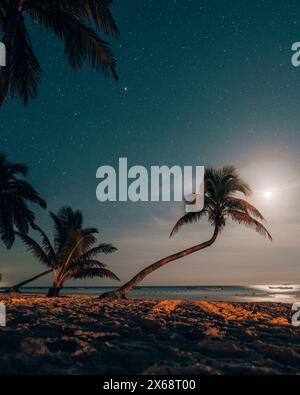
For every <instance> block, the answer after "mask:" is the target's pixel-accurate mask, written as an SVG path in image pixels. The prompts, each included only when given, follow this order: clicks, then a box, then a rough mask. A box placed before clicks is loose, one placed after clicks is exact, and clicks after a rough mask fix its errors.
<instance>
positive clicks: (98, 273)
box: [72, 268, 120, 281]
mask: <svg viewBox="0 0 300 395" xmlns="http://www.w3.org/2000/svg"><path fill="white" fill-rule="evenodd" d="M95 277H100V278H108V279H110V280H116V281H120V279H119V278H118V276H116V275H115V274H114V273H113V272H112V271H111V270H108V269H102V268H88V269H84V270H80V271H78V272H77V273H74V275H72V278H74V279H77V280H78V279H85V278H95Z"/></svg>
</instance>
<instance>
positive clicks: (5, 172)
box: [0, 154, 46, 248]
mask: <svg viewBox="0 0 300 395" xmlns="http://www.w3.org/2000/svg"><path fill="white" fill-rule="evenodd" d="M27 174H28V167H27V166H26V165H24V164H23V163H10V162H8V160H7V159H6V157H5V155H3V154H0V235H1V240H2V241H3V243H4V244H5V245H6V247H7V248H11V247H12V245H13V243H14V240H15V229H17V230H18V231H19V232H22V233H24V234H26V233H28V230H29V227H30V226H34V213H33V211H32V210H30V209H29V207H28V203H36V204H38V205H39V206H41V207H43V208H46V202H45V201H44V200H43V199H42V198H41V197H40V195H39V193H38V192H37V191H36V190H35V189H34V188H33V187H32V186H31V185H30V184H29V183H28V182H26V181H25V180H24V179H22V178H23V177H26V176H27Z"/></svg>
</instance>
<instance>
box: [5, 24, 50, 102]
mask: <svg viewBox="0 0 300 395" xmlns="http://www.w3.org/2000/svg"><path fill="white" fill-rule="evenodd" d="M41 72H42V70H41V66H40V64H39V62H38V60H37V58H36V56H35V54H34V51H33V48H32V44H31V41H30V38H29V35H28V32H27V30H26V27H25V24H24V21H23V20H21V21H19V23H18V24H17V26H16V32H15V37H14V43H13V45H12V53H11V67H10V93H11V95H12V97H16V96H17V97H20V98H21V99H22V101H23V103H24V105H26V104H27V103H28V101H29V99H35V98H36V96H37V93H38V82H39V80H40V76H41Z"/></svg>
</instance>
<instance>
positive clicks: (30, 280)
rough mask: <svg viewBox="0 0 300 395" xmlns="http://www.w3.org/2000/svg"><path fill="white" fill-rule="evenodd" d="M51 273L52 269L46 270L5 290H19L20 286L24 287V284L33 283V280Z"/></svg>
mask: <svg viewBox="0 0 300 395" xmlns="http://www.w3.org/2000/svg"><path fill="white" fill-rule="evenodd" d="M49 273H52V269H50V270H47V271H45V272H43V273H40V274H38V275H36V276H34V277H32V278H30V279H28V280H26V281H22V282H21V283H19V284H16V285H13V286H12V287H10V288H8V289H7V290H6V291H5V292H7V293H8V292H19V288H21V287H23V286H24V285H26V284H29V283H31V282H32V281H35V280H37V279H38V278H40V277H43V276H46V275H47V274H49Z"/></svg>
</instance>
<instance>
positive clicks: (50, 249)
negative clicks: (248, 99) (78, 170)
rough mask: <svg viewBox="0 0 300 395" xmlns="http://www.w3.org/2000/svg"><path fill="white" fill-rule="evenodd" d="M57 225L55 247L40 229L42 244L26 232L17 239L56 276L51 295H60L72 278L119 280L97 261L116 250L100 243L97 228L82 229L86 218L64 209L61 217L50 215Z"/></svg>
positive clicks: (59, 215) (55, 227)
mask: <svg viewBox="0 0 300 395" xmlns="http://www.w3.org/2000/svg"><path fill="white" fill-rule="evenodd" d="M50 216H51V218H52V220H53V222H54V236H53V244H52V243H51V242H50V240H49V238H48V237H47V235H46V234H45V232H43V231H42V229H41V228H40V227H38V226H35V229H36V230H37V231H38V232H39V234H40V236H41V241H42V242H41V244H39V243H38V242H36V241H35V240H33V239H32V238H31V237H29V236H28V235H26V234H24V233H20V232H18V233H17V234H18V236H19V237H20V238H21V240H22V241H23V242H24V243H25V245H26V246H27V248H28V250H29V251H30V252H31V253H32V254H33V255H34V256H35V257H36V258H37V259H38V260H39V261H40V262H41V263H42V264H43V265H45V266H47V267H48V272H52V273H53V276H54V280H53V286H52V287H51V288H50V289H49V292H48V296H49V297H53V296H58V295H59V293H60V291H61V289H62V287H63V285H64V283H65V282H66V281H67V280H69V279H71V278H73V279H84V278H93V277H101V278H103V277H106V278H109V279H113V280H118V281H119V279H118V277H117V276H116V275H115V274H114V273H113V272H111V271H110V270H108V269H106V265H105V264H104V263H101V262H100V261H98V260H96V257H97V255H98V254H101V253H104V254H110V253H112V252H114V251H116V250H117V249H116V248H115V247H114V246H112V245H111V244H106V243H101V244H97V245H96V243H97V239H96V237H95V234H96V233H98V230H97V229H96V228H83V218H82V213H81V212H80V211H73V210H72V209H71V208H70V207H63V208H62V209H61V210H60V211H59V212H58V214H57V215H56V214H53V213H50Z"/></svg>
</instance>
